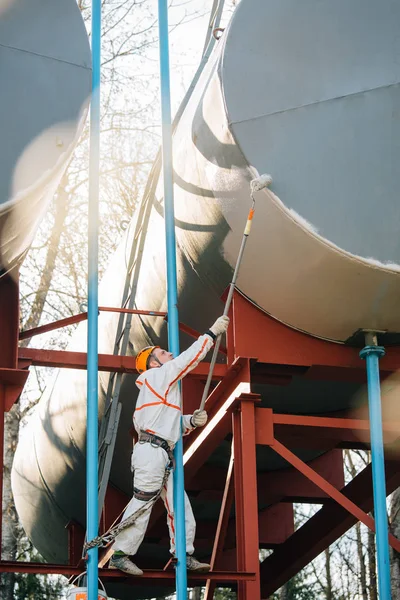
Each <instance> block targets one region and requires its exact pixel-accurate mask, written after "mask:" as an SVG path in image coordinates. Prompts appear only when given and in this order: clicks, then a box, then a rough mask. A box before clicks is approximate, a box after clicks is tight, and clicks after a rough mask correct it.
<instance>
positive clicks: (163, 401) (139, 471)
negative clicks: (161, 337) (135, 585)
mask: <svg viewBox="0 0 400 600" xmlns="http://www.w3.org/2000/svg"><path fill="white" fill-rule="evenodd" d="M213 343H214V342H213V338H212V337H211V335H209V334H207V333H205V334H204V335H202V336H200V337H199V339H198V340H197V341H196V342H194V344H192V345H191V346H190V348H188V349H187V350H185V352H182V354H180V355H179V356H177V357H176V358H174V359H173V360H171V361H169V362H167V363H165V364H163V365H162V366H161V367H158V368H153V369H148V370H147V371H145V372H144V373H141V375H139V377H138V378H137V380H136V385H137V386H138V388H139V389H140V392H139V396H138V399H137V402H136V408H135V412H134V415H133V423H134V425H135V429H136V431H137V432H138V433H139V432H140V431H147V432H149V433H153V434H155V435H157V436H158V437H161V438H163V439H164V440H167V441H168V443H169V445H170V447H171V448H173V447H174V446H175V444H176V442H177V441H178V439H179V437H180V429H181V413H182V400H181V392H180V389H179V385H178V382H179V380H180V379H182V378H183V377H184V376H185V375H187V374H188V373H189V371H191V370H192V369H194V368H195V367H196V365H198V363H199V362H200V361H201V360H202V359H203V358H204V357H205V355H206V354H207V352H208V351H209V350H210V348H211V347H212V345H213ZM190 417H191V415H184V416H183V419H182V421H183V432H182V433H183V435H186V434H188V433H190V431H192V430H193V429H194V428H193V426H192V425H191V423H190ZM168 462H169V459H168V455H167V452H166V451H165V450H164V449H163V448H161V447H154V446H152V445H151V444H150V443H148V442H146V443H136V444H135V446H134V449H133V453H132V470H133V487H134V488H137V489H139V490H141V491H144V492H157V491H158V490H159V489H160V488H161V486H162V482H163V478H164V474H165V469H166V466H167V464H168ZM161 498H162V500H163V501H164V505H165V508H166V510H167V522H168V529H169V535H170V541H171V543H170V551H171V553H172V554H174V553H175V524H174V502H173V475H172V471H171V474H170V476H169V478H168V481H167V484H166V485H165V486H164V488H163V490H162V492H161ZM143 504H145V502H144V501H143V500H139V499H138V498H135V497H133V498H132V500H131V501H130V502H129V504H128V506H127V508H126V510H125V512H124V515H123V517H122V520H124V519H126V518H128V517H129V516H130V515H131V514H133V513H134V512H136V511H137V510H138V509H139V508H141V507H142V506H143ZM152 506H153V504H152V503H149V509H148V510H146V511H145V512H143V513H142V514H141V515H140V516H139V517H138V518H137V520H136V521H135V523H134V525H132V526H131V527H128V528H127V529H125V530H124V531H122V532H121V533H120V534H119V535H118V536H117V537H116V539H115V543H114V547H113V550H114V551H115V550H119V551H122V552H124V553H125V554H129V555H134V554H136V552H137V550H138V548H139V546H140V544H141V543H142V541H143V538H144V535H145V533H146V529H147V525H148V522H149V519H150V514H151V509H152ZM185 524H186V552H187V553H188V554H193V552H194V547H193V542H194V538H195V533H196V522H195V520H194V516H193V511H192V507H191V506H190V502H189V499H188V497H187V495H186V492H185Z"/></svg>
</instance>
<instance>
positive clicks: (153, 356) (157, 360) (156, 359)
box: [151, 354, 162, 367]
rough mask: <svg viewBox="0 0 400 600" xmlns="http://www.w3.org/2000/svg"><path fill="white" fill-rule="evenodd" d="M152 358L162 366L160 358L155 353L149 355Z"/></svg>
mask: <svg viewBox="0 0 400 600" xmlns="http://www.w3.org/2000/svg"><path fill="white" fill-rule="evenodd" d="M151 358H152V360H155V361H156V363H158V366H159V367H162V362H160V360H159V359H158V358H157V356H155V354H152V355H151Z"/></svg>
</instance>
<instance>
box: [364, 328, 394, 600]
mask: <svg viewBox="0 0 400 600" xmlns="http://www.w3.org/2000/svg"><path fill="white" fill-rule="evenodd" d="M366 344H367V345H366V346H365V348H363V349H362V350H361V352H360V356H361V358H365V360H366V365H367V381H368V405H369V421H370V431H371V457H372V481H373V490H374V512H375V527H376V549H377V564H378V589H379V598H380V600H391V597H392V595H391V591H390V563H389V537H388V536H389V533H388V521H387V511H386V479H385V462H384V451H383V433H382V410H381V390H380V380H379V358H380V357H382V356H384V355H385V349H384V348H383V347H382V346H378V345H377V341H376V336H375V335H371V334H369V335H368V334H367V336H366Z"/></svg>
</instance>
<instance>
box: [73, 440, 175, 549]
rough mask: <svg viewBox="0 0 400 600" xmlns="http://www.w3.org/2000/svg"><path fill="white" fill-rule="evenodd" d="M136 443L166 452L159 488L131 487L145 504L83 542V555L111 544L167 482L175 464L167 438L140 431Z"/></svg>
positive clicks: (155, 499)
mask: <svg viewBox="0 0 400 600" xmlns="http://www.w3.org/2000/svg"><path fill="white" fill-rule="evenodd" d="M138 443H139V444H147V443H148V444H151V445H152V446H153V448H162V449H163V450H165V452H166V453H167V455H168V458H169V461H168V463H167V466H166V467H165V473H164V477H163V480H162V484H161V487H160V489H158V490H156V491H155V492H145V491H144V490H139V489H138V488H135V487H134V488H133V495H134V497H135V498H137V499H138V500H142V501H143V502H145V504H143V506H141V507H140V508H138V510H136V511H135V512H134V513H132V514H131V515H130V516H129V517H128V518H127V519H124V520H123V521H121V522H120V523H118V524H117V525H113V526H111V527H110V529H109V530H108V531H106V532H105V533H103V534H102V535H99V536H98V537H95V538H93V539H92V540H90V542H87V543H85V545H84V547H83V554H84V555H85V554H86V553H87V551H88V550H90V549H91V548H95V547H96V546H98V547H99V548H106V547H107V546H109V545H110V544H112V542H113V541H114V540H115V538H116V537H117V536H118V535H119V534H120V533H121V532H122V531H124V530H125V529H127V528H128V527H131V525H133V524H134V523H135V521H136V519H137V518H138V517H140V516H141V515H142V514H144V513H145V512H146V511H147V510H149V508H150V507H151V506H152V505H153V504H155V502H156V501H157V500H158V498H159V497H160V496H161V492H162V490H163V487H164V486H165V485H166V484H167V481H168V478H169V476H170V473H171V471H172V470H173V469H174V466H175V459H174V454H173V451H172V448H171V447H170V445H169V444H168V442H167V440H164V439H163V438H161V437H159V436H158V435H155V434H154V433H149V432H148V431H140V433H139V440H138ZM125 510H126V507H125V508H124V511H123V512H125ZM121 514H123V513H121Z"/></svg>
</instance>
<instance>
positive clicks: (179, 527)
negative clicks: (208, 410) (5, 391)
mask: <svg viewBox="0 0 400 600" xmlns="http://www.w3.org/2000/svg"><path fill="white" fill-rule="evenodd" d="M158 26H159V38H160V44H159V49H160V79H161V114H162V158H163V178H164V219H165V238H166V258H167V299H168V346H169V349H170V351H171V352H172V353H173V355H174V356H178V354H179V319H178V285H177V270H176V241H175V214H174V193H173V169H172V123H171V93H170V73H169V46H168V6H167V0H158ZM174 454H175V463H176V464H175V469H174V513H175V525H176V532H175V533H176V535H175V545H176V557H177V559H178V563H177V565H176V597H177V600H187V571H186V532H185V497H184V477H183V445H182V437H180V439H179V441H178V442H177V444H176V446H175V451H174Z"/></svg>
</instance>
